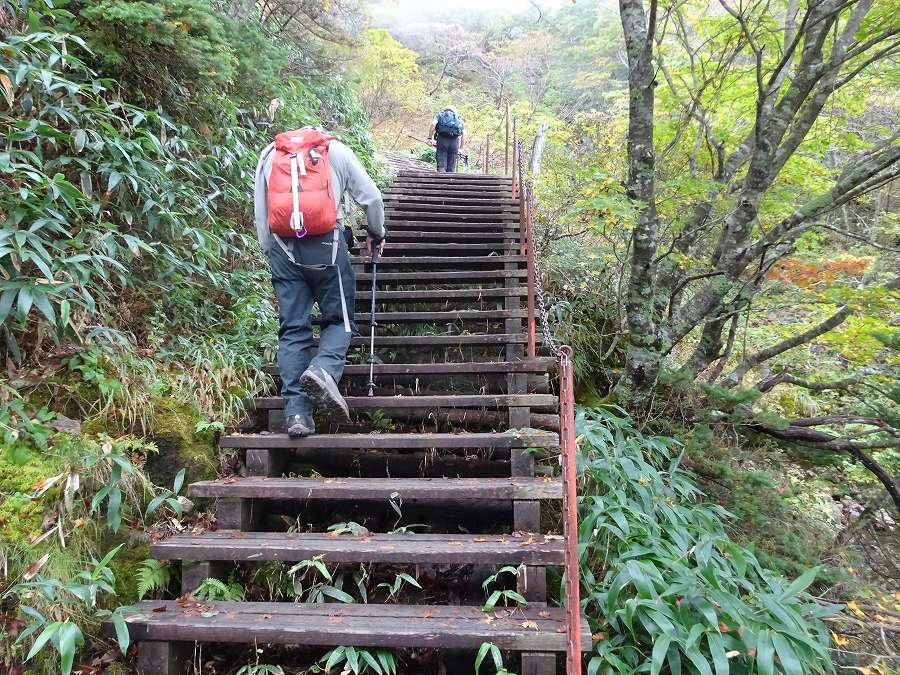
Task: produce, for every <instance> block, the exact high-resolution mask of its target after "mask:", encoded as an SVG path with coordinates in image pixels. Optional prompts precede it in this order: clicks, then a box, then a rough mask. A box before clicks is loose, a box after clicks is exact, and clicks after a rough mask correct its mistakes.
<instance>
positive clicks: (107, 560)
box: [97, 544, 125, 570]
mask: <svg viewBox="0 0 900 675" xmlns="http://www.w3.org/2000/svg"><path fill="white" fill-rule="evenodd" d="M124 545H125V544H119V545H118V546H116V547H115V548H114V549H113V550H111V551H110V552H109V553H107V554H106V555H105V556H103V560H101V561H100V562H99V563H97V569H98V570H102V569H104V568H105V567H106V566H107V565H109V563H110V561H111V560H112V559H113V558H114V557H115V556H116V553H118V552H119V551H120V550H121V549H122V547H123V546H124Z"/></svg>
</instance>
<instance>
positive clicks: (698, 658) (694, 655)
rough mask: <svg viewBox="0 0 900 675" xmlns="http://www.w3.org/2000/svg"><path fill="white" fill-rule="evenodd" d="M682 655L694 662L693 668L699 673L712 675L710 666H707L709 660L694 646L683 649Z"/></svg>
mask: <svg viewBox="0 0 900 675" xmlns="http://www.w3.org/2000/svg"><path fill="white" fill-rule="evenodd" d="M684 655H685V656H687V658H688V661H690V662H691V663H692V664H694V668H696V669H697V670H698V671H699V672H700V675H713V672H712V668H710V667H709V661H707V660H706V657H705V656H704V655H703V654H701V653H700V650H699V649H697V647H696V646H694V647H691V648H690V649H685V650H684Z"/></svg>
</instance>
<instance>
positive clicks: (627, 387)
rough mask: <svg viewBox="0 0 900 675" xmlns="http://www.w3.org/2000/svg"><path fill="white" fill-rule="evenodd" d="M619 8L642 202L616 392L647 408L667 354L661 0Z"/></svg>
mask: <svg viewBox="0 0 900 675" xmlns="http://www.w3.org/2000/svg"><path fill="white" fill-rule="evenodd" d="M619 11H620V14H621V18H622V28H623V30H624V34H625V46H626V51H627V53H628V89H629V102H628V183H627V185H626V194H627V195H628V198H629V199H631V200H634V201H635V202H637V203H638V204H639V205H640V212H639V215H638V219H637V222H636V223H635V226H634V234H633V240H632V252H631V266H630V276H629V280H628V291H627V293H628V295H627V300H626V313H627V325H628V334H629V338H628V344H627V345H626V348H625V354H626V363H625V373H624V375H623V378H622V380H621V381H620V382H619V384H618V385H617V393H618V394H619V395H620V397H621V398H623V399H627V403H628V405H630V406H631V407H632V408H646V407H647V406H648V405H649V402H650V393H651V390H652V388H653V386H654V385H655V384H656V380H657V377H658V375H659V368H660V363H661V361H662V353H661V350H660V345H659V340H658V335H657V326H658V320H659V318H658V317H657V316H656V314H657V303H656V302H655V301H654V292H655V290H656V274H657V270H656V263H655V259H656V255H657V249H658V247H659V221H658V218H657V213H656V194H655V191H656V184H655V156H654V152H653V108H654V105H653V104H654V87H655V82H654V80H655V73H654V68H653V39H654V38H653V35H654V31H655V28H656V0H650V12H649V16H647V15H645V13H644V5H643V2H642V0H620V2H619Z"/></svg>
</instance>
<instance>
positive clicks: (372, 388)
mask: <svg viewBox="0 0 900 675" xmlns="http://www.w3.org/2000/svg"><path fill="white" fill-rule="evenodd" d="M378 258H379V252H378V244H375V243H374V242H372V313H371V314H370V315H369V325H370V326H371V329H372V332H371V334H370V338H369V396H374V395H375V326H377V325H378V324H377V323H376V322H375V279H376V277H377V276H378Z"/></svg>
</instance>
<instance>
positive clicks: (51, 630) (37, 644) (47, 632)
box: [25, 621, 62, 661]
mask: <svg viewBox="0 0 900 675" xmlns="http://www.w3.org/2000/svg"><path fill="white" fill-rule="evenodd" d="M61 625H62V624H61V623H60V622H59V621H54V622H53V623H51V624H48V625H47V627H46V628H44V630H43V632H42V633H41V634H40V635H38V637H37V640H35V641H34V644H33V645H31V649H30V650H29V651H28V656H26V657H25V660H26V661H30V660H31V659H32V658H34V656H35V654H37V653H38V652H40V651H41V650H42V649H43V648H44V645H46V644H47V641H48V640H50V638H52V637H53V636H54V635H56V632H57V631H58V630H59V627H60V626H61Z"/></svg>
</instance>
